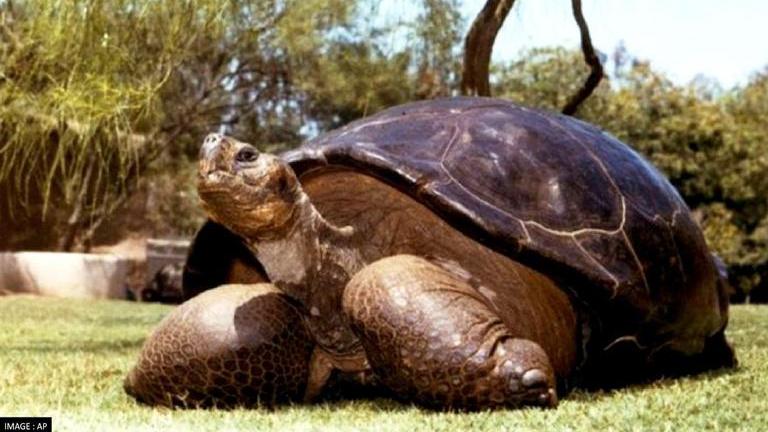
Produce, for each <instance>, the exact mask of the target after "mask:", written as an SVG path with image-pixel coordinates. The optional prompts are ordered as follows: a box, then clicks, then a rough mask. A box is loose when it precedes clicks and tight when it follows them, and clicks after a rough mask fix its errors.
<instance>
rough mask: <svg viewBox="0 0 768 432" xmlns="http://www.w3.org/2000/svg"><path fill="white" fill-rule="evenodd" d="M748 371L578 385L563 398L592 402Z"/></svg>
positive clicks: (740, 368)
mask: <svg viewBox="0 0 768 432" xmlns="http://www.w3.org/2000/svg"><path fill="white" fill-rule="evenodd" d="M746 373H748V371H747V370H746V369H745V368H744V367H743V366H736V367H730V368H720V369H713V370H708V371H703V372H699V373H695V374H687V375H686V374H681V375H675V376H662V377H656V378H648V379H646V380H643V381H638V382H633V383H628V384H625V385H621V386H614V387H577V388H575V389H573V391H571V392H570V393H568V394H566V395H565V396H564V397H563V399H562V400H568V401H574V402H590V401H596V400H602V399H606V398H612V397H614V396H615V395H616V394H617V393H619V392H626V391H629V392H640V391H644V390H649V389H654V390H659V389H664V388H666V387H672V386H674V385H676V384H679V383H680V382H683V381H708V380H713V379H715V378H719V377H722V376H731V375H740V374H746Z"/></svg>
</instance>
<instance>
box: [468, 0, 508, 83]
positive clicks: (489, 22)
mask: <svg viewBox="0 0 768 432" xmlns="http://www.w3.org/2000/svg"><path fill="white" fill-rule="evenodd" d="M514 4H515V0H488V2H486V3H485V6H484V7H483V9H482V10H481V11H480V13H478V14H477V17H476V18H475V21H474V22H472V27H471V28H470V29H469V33H467V37H466V39H465V40H464V66H463V71H462V73H461V93H462V94H465V95H469V96H474V95H477V96H490V95H491V85H490V82H489V79H488V71H489V65H490V63H491V51H493V43H494V41H495V40H496V35H497V34H498V33H499V29H500V28H501V25H502V24H504V19H505V18H506V17H507V14H509V11H510V9H512V6H513V5H514Z"/></svg>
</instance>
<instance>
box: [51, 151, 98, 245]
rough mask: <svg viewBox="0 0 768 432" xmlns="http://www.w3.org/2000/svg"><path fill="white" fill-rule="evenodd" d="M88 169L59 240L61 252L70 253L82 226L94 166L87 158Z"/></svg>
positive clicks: (90, 159) (91, 159)
mask: <svg viewBox="0 0 768 432" xmlns="http://www.w3.org/2000/svg"><path fill="white" fill-rule="evenodd" d="M87 163H88V168H86V171H85V177H83V183H82V184H83V188H82V189H80V193H78V194H77V198H76V199H75V205H74V207H73V208H72V213H71V214H70V215H69V219H67V226H66V228H65V229H64V235H62V236H61V237H60V238H59V244H58V249H59V250H60V251H62V252H70V251H72V247H73V246H74V245H75V240H76V239H77V235H78V233H79V232H80V230H81V228H82V225H83V223H82V222H83V221H82V218H83V207H84V206H85V201H86V199H87V198H88V189H89V188H90V183H91V174H92V173H93V166H94V164H95V162H94V160H93V158H92V157H91V158H88V162H87Z"/></svg>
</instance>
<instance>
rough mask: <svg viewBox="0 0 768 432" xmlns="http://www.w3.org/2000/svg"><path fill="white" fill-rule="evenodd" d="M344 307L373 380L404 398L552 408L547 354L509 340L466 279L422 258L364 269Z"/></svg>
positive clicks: (432, 403) (434, 403)
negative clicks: (376, 378) (361, 346)
mask: <svg viewBox="0 0 768 432" xmlns="http://www.w3.org/2000/svg"><path fill="white" fill-rule="evenodd" d="M343 306H344V311H345V312H346V313H347V315H348V317H349V319H350V322H351V324H352V328H353V330H354V331H355V332H356V334H357V335H358V337H360V340H361V342H362V345H363V348H364V349H365V352H366V355H367V356H368V360H369V362H370V364H371V367H372V368H373V371H374V372H375V373H376V376H378V377H379V378H380V379H381V383H382V384H383V385H384V386H386V387H387V388H389V389H390V390H391V391H392V392H394V393H395V395H397V396H398V397H400V398H402V399H405V400H408V401H411V402H416V403H418V404H420V405H424V406H427V407H430V408H438V409H458V410H481V409H488V408H495V407H519V406H531V405H532V406H543V407H553V406H555V405H556V404H557V393H556V390H555V374H554V371H553V369H552V366H551V364H550V361H549V358H548V356H547V354H546V352H545V351H544V350H543V349H542V348H541V347H540V346H539V345H538V344H537V343H535V342H533V341H530V340H527V339H522V338H516V337H514V336H513V335H512V334H511V333H510V331H509V329H508V327H507V326H506V325H505V324H504V323H503V322H502V321H501V319H499V317H498V316H497V315H496V314H495V313H494V312H493V311H492V310H491V309H490V308H489V307H488V305H487V304H486V303H485V302H484V301H483V300H482V298H481V297H479V296H478V295H477V294H476V291H475V289H474V288H473V287H472V286H470V285H469V284H468V283H467V282H466V281H465V280H463V279H461V278H460V277H457V276H455V275H454V274H453V273H451V272H449V271H447V270H446V269H444V268H441V267H439V266H436V265H434V264H432V263H430V262H429V261H427V260H425V259H422V258H418V257H415V256H408V255H398V256H394V257H390V258H385V259H382V260H380V261H377V262H375V263H373V264H371V265H369V266H367V267H366V268H364V269H363V270H362V271H360V272H359V273H358V274H357V275H355V277H354V278H352V280H351V281H350V283H349V284H348V285H347V288H346V290H345V293H344V300H343Z"/></svg>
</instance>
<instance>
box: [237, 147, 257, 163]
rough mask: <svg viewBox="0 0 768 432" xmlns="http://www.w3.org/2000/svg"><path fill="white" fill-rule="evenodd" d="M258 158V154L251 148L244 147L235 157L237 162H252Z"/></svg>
mask: <svg viewBox="0 0 768 432" xmlns="http://www.w3.org/2000/svg"><path fill="white" fill-rule="evenodd" d="M258 158H259V152H258V151H256V149H255V148H253V147H244V148H242V149H241V150H240V151H239V152H237V154H236V155H235V160H236V161H237V162H253V161H255V160H256V159H258Z"/></svg>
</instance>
